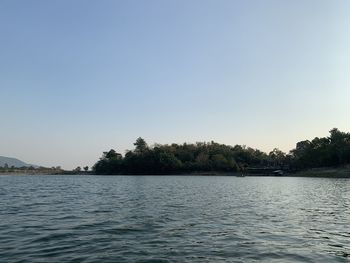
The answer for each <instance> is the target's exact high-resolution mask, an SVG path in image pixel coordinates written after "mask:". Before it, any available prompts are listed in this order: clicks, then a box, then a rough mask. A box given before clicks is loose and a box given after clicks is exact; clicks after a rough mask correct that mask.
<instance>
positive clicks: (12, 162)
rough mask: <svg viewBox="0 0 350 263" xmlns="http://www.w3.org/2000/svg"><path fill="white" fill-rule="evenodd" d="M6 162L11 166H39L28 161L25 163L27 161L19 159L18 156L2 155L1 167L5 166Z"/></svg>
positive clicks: (0, 158) (0, 157)
mask: <svg viewBox="0 0 350 263" xmlns="http://www.w3.org/2000/svg"><path fill="white" fill-rule="evenodd" d="M5 164H7V165H8V166H9V167H11V166H14V167H23V166H28V167H29V166H33V167H38V166H37V165H33V164H28V163H25V162H23V161H21V160H18V159H16V158H11V157H5V156H0V167H4V165H5Z"/></svg>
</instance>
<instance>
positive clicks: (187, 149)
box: [93, 128, 350, 174]
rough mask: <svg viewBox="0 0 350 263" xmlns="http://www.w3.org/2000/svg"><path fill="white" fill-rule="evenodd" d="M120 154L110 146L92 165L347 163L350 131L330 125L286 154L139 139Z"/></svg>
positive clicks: (227, 168) (151, 168)
mask: <svg viewBox="0 0 350 263" xmlns="http://www.w3.org/2000/svg"><path fill="white" fill-rule="evenodd" d="M134 146H135V148H134V150H129V151H127V152H126V154H125V155H124V156H122V154H120V153H118V152H116V151H115V150H114V149H111V150H109V151H107V152H104V153H103V155H102V157H101V158H100V160H99V161H97V163H96V164H95V165H94V166H93V172H94V173H96V174H177V173H193V172H211V171H215V172H242V171H245V170H247V169H250V168H275V169H285V170H300V169H306V168H314V167H329V166H339V165H345V164H348V163H350V134H349V133H346V132H341V131H339V130H338V129H336V128H334V129H332V130H331V131H330V135H329V136H328V137H323V138H318V137H316V138H314V139H313V140H312V141H309V140H305V141H301V142H298V143H297V144H296V148H295V149H293V150H291V151H290V152H289V153H288V154H287V153H284V152H282V151H281V150H279V149H277V148H275V149H274V150H272V151H271V152H269V153H265V152H263V151H260V150H258V149H253V148H250V147H246V146H244V145H243V146H242V145H235V146H230V145H225V144H219V143H216V142H213V141H212V142H197V143H194V144H187V143H184V144H175V143H173V144H170V145H168V144H165V145H161V144H155V145H153V146H149V145H148V144H147V143H146V141H145V140H144V139H142V138H138V139H137V140H136V142H135V143H134Z"/></svg>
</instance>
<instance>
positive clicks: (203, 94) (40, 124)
mask: <svg viewBox="0 0 350 263" xmlns="http://www.w3.org/2000/svg"><path fill="white" fill-rule="evenodd" d="M349 14H350V1H347V0H344V1H336V0H329V1H322V0H314V1H312V0H310V1H305V0H290V1H281V0H276V1H269V0H265V1H259V0H257V1H249V0H248V1H247V0H244V1H243V0H242V1H232V0H227V1H225V0H210V1H205V0H172V1H170V0H158V1H155V0H143V1H141V0H139V1H135V0H130V1H129V0H128V1H127V0H125V1H114V0H111V1H104V0H99V1H97V0H96V1H88V0H81V1H79V0H75V1H71V0H56V1H55V0H52V1H46V0H32V1H25V0H22V1H18V0H2V1H0V96H1V103H0V111H1V113H2V114H1V127H0V155H5V156H12V157H17V158H20V159H22V160H24V161H27V162H30V163H35V164H40V165H45V166H52V165H61V166H62V167H64V168H73V167H76V166H78V165H80V166H82V165H89V166H91V165H92V164H93V163H94V162H95V161H96V160H97V159H98V158H99V157H100V156H101V153H102V151H104V150H108V149H110V148H115V149H116V150H117V151H119V152H122V153H124V151H125V150H126V149H132V148H133V145H132V143H133V142H134V141H135V139H136V138H137V137H139V136H141V137H144V138H145V139H146V141H147V142H148V143H149V144H152V143H155V142H157V143H171V142H178V143H182V142H196V141H210V140H214V141H217V142H220V143H225V144H231V145H234V144H245V145H248V146H251V147H254V148H259V149H262V150H264V151H270V150H272V149H273V148H274V147H278V148H280V149H282V150H284V151H289V150H290V149H292V148H293V147H294V146H295V143H296V142H297V141H300V140H303V139H311V138H313V137H315V136H325V135H327V134H328V131H329V130H330V129H331V128H333V127H338V128H339V129H341V130H343V131H350V103H349V99H350V74H349V73H350V72H349V71H350V31H349V30H350V16H349Z"/></svg>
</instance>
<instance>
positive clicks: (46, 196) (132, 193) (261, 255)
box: [0, 175, 350, 263]
mask: <svg viewBox="0 0 350 263" xmlns="http://www.w3.org/2000/svg"><path fill="white" fill-rule="evenodd" d="M0 262H159V263H160V262H181V263H182V262H350V180H348V179H327V178H293V177H285V178H280V177H244V178H239V177H224V176H222V177H220V176H215V177H210V176H77V175H75V176H30V175H25V176H13V175H12V176H0Z"/></svg>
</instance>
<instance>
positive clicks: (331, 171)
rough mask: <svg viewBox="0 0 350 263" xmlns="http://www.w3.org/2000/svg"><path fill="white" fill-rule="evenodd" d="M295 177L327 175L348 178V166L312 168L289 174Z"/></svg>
mask: <svg viewBox="0 0 350 263" xmlns="http://www.w3.org/2000/svg"><path fill="white" fill-rule="evenodd" d="M289 176H296V177H327V178H350V166H349V165H348V166H344V167H332V168H313V169H308V170H304V171H300V172H296V173H293V174H290V175H289Z"/></svg>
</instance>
